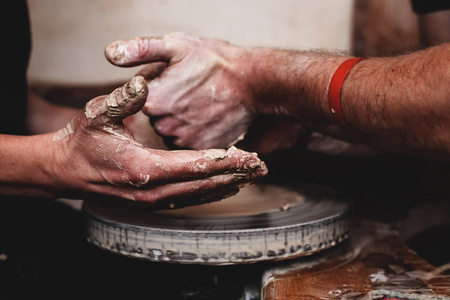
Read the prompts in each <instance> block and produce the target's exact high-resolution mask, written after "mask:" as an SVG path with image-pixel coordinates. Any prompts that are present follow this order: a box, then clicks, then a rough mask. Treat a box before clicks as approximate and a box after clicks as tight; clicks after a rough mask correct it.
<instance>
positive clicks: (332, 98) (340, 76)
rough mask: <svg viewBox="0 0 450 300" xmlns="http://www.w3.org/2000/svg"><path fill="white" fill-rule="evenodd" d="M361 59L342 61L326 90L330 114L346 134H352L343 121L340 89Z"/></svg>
mask: <svg viewBox="0 0 450 300" xmlns="http://www.w3.org/2000/svg"><path fill="white" fill-rule="evenodd" d="M364 59H365V58H363V57H355V58H350V59H347V60H346V61H344V62H343V63H342V64H341V65H340V66H339V67H338V68H337V70H336V72H334V74H333V77H331V81H330V87H329V89H328V100H329V102H330V110H331V114H332V116H333V117H334V119H335V121H336V123H337V124H338V125H339V127H340V128H341V129H342V130H344V131H346V132H353V130H352V129H351V128H350V126H349V125H348V124H347V122H346V121H345V120H344V116H343V115H342V109H341V88H342V84H343V83H344V80H345V78H346V77H347V74H348V73H349V72H350V70H351V69H352V68H353V67H354V66H355V65H356V64H357V63H358V62H360V61H362V60H364Z"/></svg>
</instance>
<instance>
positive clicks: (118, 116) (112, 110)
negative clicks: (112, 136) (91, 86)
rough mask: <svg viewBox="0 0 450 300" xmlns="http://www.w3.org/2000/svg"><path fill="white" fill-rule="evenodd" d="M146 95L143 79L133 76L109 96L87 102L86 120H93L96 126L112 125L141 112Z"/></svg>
mask: <svg viewBox="0 0 450 300" xmlns="http://www.w3.org/2000/svg"><path fill="white" fill-rule="evenodd" d="M147 95H148V87H147V83H146V82H145V79H144V77H142V76H135V77H133V78H132V79H131V80H130V81H129V82H127V83H125V84H124V85H122V86H121V87H119V88H117V89H115V90H114V91H113V92H112V93H111V94H109V95H107V96H100V97H97V98H95V99H92V100H91V101H89V102H88V103H87V104H86V108H85V115H86V118H87V119H90V120H93V121H94V122H95V123H96V125H107V124H110V125H113V124H115V123H117V122H120V121H122V120H123V119H125V118H126V117H128V116H130V115H132V114H135V113H137V112H138V111H139V110H141V109H142V107H143V106H144V104H145V101H146V99H147Z"/></svg>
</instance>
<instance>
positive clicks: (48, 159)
mask: <svg viewBox="0 0 450 300" xmlns="http://www.w3.org/2000/svg"><path fill="white" fill-rule="evenodd" d="M51 139H52V135H51V134H45V135H34V136H9V135H1V137H0V148H1V149H2V157H1V158H0V167H1V168H2V171H1V172H0V193H2V194H5V195H14V196H27V197H40V198H54V197H55V196H56V194H55V193H54V185H53V184H52V182H53V179H52V178H53V176H52V174H51V172H49V171H50V168H51V166H52V165H53V163H54V161H53V159H52V156H53V155H52V149H51V147H49V145H50V143H52V140H51Z"/></svg>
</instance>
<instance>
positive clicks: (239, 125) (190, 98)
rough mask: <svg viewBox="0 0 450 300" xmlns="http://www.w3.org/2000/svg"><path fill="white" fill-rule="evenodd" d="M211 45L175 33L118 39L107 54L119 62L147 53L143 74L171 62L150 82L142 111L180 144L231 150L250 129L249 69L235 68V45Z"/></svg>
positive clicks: (149, 75) (150, 74) (150, 75)
mask: <svg viewBox="0 0 450 300" xmlns="http://www.w3.org/2000/svg"><path fill="white" fill-rule="evenodd" d="M223 44H224V45H228V44H226V43H223ZM200 45H201V46H200ZM210 46H211V47H213V45H209V44H208V42H207V41H206V40H204V39H202V38H199V37H193V36H188V35H184V34H181V33H174V34H170V35H165V36H163V37H159V38H135V39H131V40H126V41H118V42H115V43H112V44H110V45H108V47H107V48H106V49H105V55H106V57H107V58H108V59H109V60H110V61H111V62H113V63H114V64H116V65H120V66H128V65H130V64H133V63H134V64H135V63H136V60H145V59H146V58H147V57H148V61H147V62H150V64H149V65H148V66H146V67H145V68H144V69H143V70H142V71H141V72H140V74H142V75H143V76H144V77H146V78H154V77H155V74H154V73H155V69H157V68H156V67H155V66H152V63H154V62H156V61H159V62H161V61H164V62H166V63H167V67H166V68H165V69H164V72H163V73H162V74H161V75H160V76H157V77H156V78H154V79H152V80H151V81H150V82H149V84H148V87H149V91H150V93H149V97H148V99H147V102H146V104H145V106H144V108H143V112H144V113H145V114H147V115H148V116H150V117H151V118H152V120H153V124H154V128H155V131H156V132H157V133H158V134H160V135H162V136H166V137H175V139H174V140H173V144H174V145H176V146H181V147H185V148H191V149H208V148H228V147H230V146H232V145H234V144H235V143H237V142H238V141H239V140H242V139H243V137H244V135H245V134H246V132H247V130H248V127H249V124H250V121H251V118H252V117H251V114H250V112H249V111H248V110H247V109H246V108H245V106H244V105H243V102H244V99H243V98H242V97H243V96H242V95H244V94H245V93H243V92H242V90H243V89H247V88H248V87H244V86H243V84H242V82H243V80H242V78H241V77H245V72H236V70H235V68H236V67H235V66H234V65H233V63H231V58H230V57H227V56H228V55H230V54H231V53H233V50H232V49H231V48H230V49H227V51H226V53H223V55H222V54H218V52H217V51H215V49H213V48H211V49H209V48H208V47H210ZM228 50H229V51H228ZM141 63H143V62H142V61H141ZM234 63H235V62H234ZM225 82H233V84H224V83H225Z"/></svg>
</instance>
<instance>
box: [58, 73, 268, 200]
mask: <svg viewBox="0 0 450 300" xmlns="http://www.w3.org/2000/svg"><path fill="white" fill-rule="evenodd" d="M147 91H148V88H147V84H146V82H145V79H144V78H143V77H142V76H137V77H134V78H133V79H132V80H130V82H128V83H126V84H124V85H123V86H122V87H120V88H118V89H116V90H114V91H113V92H112V93H111V94H109V95H107V96H100V97H97V98H94V99H92V100H91V101H89V102H88V103H87V104H86V107H85V110H84V111H80V112H79V113H78V114H76V115H75V116H74V117H73V119H72V120H71V121H70V123H69V124H68V125H67V126H66V127H65V128H63V129H62V130H60V131H59V132H57V133H55V134H54V135H53V141H54V142H55V147H56V148H57V149H58V150H59V151H58V152H57V158H58V161H60V162H61V163H62V168H63V169H65V170H68V171H67V176H68V177H70V178H75V179H76V180H78V182H76V181H74V182H70V184H65V185H64V187H63V188H61V189H64V190H71V188H72V185H74V186H76V188H79V187H80V186H81V187H82V188H83V189H86V190H88V191H87V193H89V192H93V193H94V195H96V196H98V195H99V194H102V195H103V194H104V195H107V196H108V195H112V196H114V197H115V198H117V197H119V198H121V199H126V200H133V201H139V202H141V203H142V202H145V204H146V205H149V206H152V205H153V206H158V207H168V206H169V204H170V203H173V205H172V206H174V207H177V208H178V207H182V206H186V205H195V204H200V203H204V202H205V201H208V202H210V201H217V200H220V199H222V198H224V197H227V196H229V195H231V194H234V193H236V192H237V191H238V190H239V188H240V187H242V186H244V185H246V184H248V183H251V182H254V181H256V180H258V179H259V178H261V177H262V176H264V175H265V174H267V167H266V166H265V164H264V162H262V161H261V160H260V159H259V158H258V156H257V154H256V153H249V152H246V151H242V150H238V149H236V148H234V147H233V148H230V149H228V150H224V149H208V150H202V151H192V150H178V151H167V150H158V149H153V148H152V147H151V145H150V147H148V148H146V147H144V146H143V145H142V144H140V143H139V142H137V141H136V140H135V139H134V137H133V135H132V134H131V132H130V131H129V130H128V128H127V127H126V126H125V124H124V122H123V120H124V119H125V118H127V117H129V116H130V115H132V114H134V113H136V112H138V111H139V110H140V109H141V108H142V107H143V105H144V104H145V101H146V98H147ZM73 166H77V167H78V169H79V170H83V172H82V173H80V172H79V171H76V170H75V169H74V168H73ZM186 198H189V199H188V200H186Z"/></svg>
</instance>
